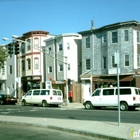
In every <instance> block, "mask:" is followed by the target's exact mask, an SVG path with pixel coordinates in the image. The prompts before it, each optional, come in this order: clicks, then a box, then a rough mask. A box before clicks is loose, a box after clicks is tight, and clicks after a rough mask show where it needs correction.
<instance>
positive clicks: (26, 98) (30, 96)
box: [24, 90, 32, 103]
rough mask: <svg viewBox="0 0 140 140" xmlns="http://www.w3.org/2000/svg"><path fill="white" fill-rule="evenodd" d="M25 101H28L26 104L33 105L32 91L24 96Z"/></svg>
mask: <svg viewBox="0 0 140 140" xmlns="http://www.w3.org/2000/svg"><path fill="white" fill-rule="evenodd" d="M24 99H25V100H26V103H32V90H30V91H28V92H27V93H26V94H25V95H24Z"/></svg>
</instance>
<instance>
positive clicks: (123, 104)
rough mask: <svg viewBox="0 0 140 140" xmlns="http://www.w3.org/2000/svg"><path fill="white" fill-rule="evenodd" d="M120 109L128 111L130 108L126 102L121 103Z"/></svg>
mask: <svg viewBox="0 0 140 140" xmlns="http://www.w3.org/2000/svg"><path fill="white" fill-rule="evenodd" d="M120 110H121V111H127V110H128V105H127V103H125V102H121V103H120Z"/></svg>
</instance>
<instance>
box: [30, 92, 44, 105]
mask: <svg viewBox="0 0 140 140" xmlns="http://www.w3.org/2000/svg"><path fill="white" fill-rule="evenodd" d="M41 102H42V100H41V99H40V90H34V91H33V94H32V103H33V104H38V103H41Z"/></svg>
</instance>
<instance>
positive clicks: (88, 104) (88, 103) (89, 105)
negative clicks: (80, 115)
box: [85, 102, 93, 109]
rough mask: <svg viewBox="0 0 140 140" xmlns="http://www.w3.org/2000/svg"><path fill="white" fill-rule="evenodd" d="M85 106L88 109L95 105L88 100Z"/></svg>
mask: <svg viewBox="0 0 140 140" xmlns="http://www.w3.org/2000/svg"><path fill="white" fill-rule="evenodd" d="M85 108H86V109H92V108H93V106H92V104H91V102H86V104H85Z"/></svg>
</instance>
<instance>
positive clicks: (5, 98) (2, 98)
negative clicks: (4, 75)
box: [0, 94, 17, 105]
mask: <svg viewBox="0 0 140 140" xmlns="http://www.w3.org/2000/svg"><path fill="white" fill-rule="evenodd" d="M16 103H17V98H15V97H13V96H12V95H7V94H0V104H1V105H3V104H14V105H15V104H16Z"/></svg>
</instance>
